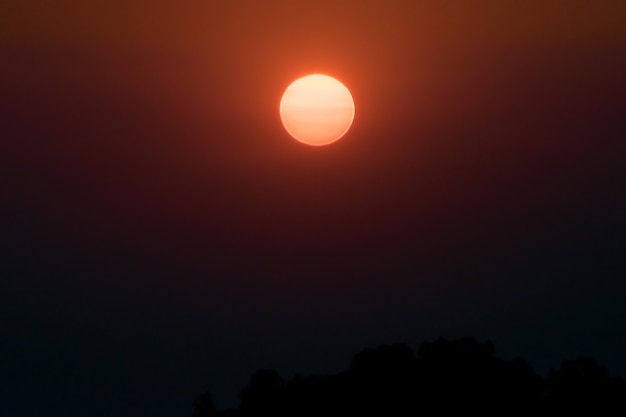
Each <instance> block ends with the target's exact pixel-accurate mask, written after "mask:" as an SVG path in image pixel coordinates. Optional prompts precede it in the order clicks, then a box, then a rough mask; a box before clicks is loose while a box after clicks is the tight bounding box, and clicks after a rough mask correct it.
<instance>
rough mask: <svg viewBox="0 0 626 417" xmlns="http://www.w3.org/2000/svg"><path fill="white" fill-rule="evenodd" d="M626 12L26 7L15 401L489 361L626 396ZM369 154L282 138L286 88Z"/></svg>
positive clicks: (444, 6)
mask: <svg viewBox="0 0 626 417" xmlns="http://www.w3.org/2000/svg"><path fill="white" fill-rule="evenodd" d="M625 18H626V4H625V3H624V2H623V1H617V0H616V1H594V2H591V1H582V0H570V1H554V0H542V1H538V0H527V1H521V0H520V1H516V0H501V1H471V2H470V1H454V0H446V1H441V0H439V1H434V0H433V1H427V0H423V1H401V0H396V1H364V0H361V1H353V0H350V1H341V2H338V1H315V2H288V1H284V2H282V1H278V0H272V1H264V2H259V1H236V0H235V1H228V2H227V1H223V2H222V1H212V2H205V1H179V2H165V1H157V0H152V1H149V2H148V1H136V2H132V4H129V3H128V2H122V1H113V0H108V1H103V0H102V1H101V0H97V1H91V2H83V3H80V4H77V3H76V2H71V1H68V0H60V1H56V2H44V1H33V0H28V1H26V0H21V1H17V0H16V1H9V2H8V4H3V6H1V7H0V115H1V118H0V121H1V123H0V139H1V140H0V214H1V216H0V231H1V233H0V246H1V249H2V250H1V252H0V253H1V255H0V260H1V262H0V265H1V274H0V330H1V332H0V386H1V387H2V389H1V390H0V404H2V406H1V407H2V412H1V414H2V415H7V416H25V415H28V416H30V417H36V416H65V417H74V416H86V415H89V416H93V417H100V416H103V417H104V416H119V417H133V416H142V415H152V416H155V417H159V416H172V415H190V414H191V411H192V403H193V399H194V398H195V397H196V396H198V395H199V394H201V393H203V392H205V391H207V390H210V391H211V393H212V394H213V397H214V399H215V402H216V404H217V406H218V407H220V408H224V407H232V406H235V405H237V394H238V390H239V389H240V388H242V387H243V386H244V385H245V384H246V383H247V382H248V381H249V376H250V374H251V373H252V372H254V371H256V370H257V369H260V368H269V369H275V370H277V371H279V372H280V373H281V375H283V376H285V377H291V376H293V374H294V373H295V372H300V373H302V374H305V375H306V374H311V373H327V372H338V371H340V370H343V369H346V368H347V366H348V364H349V361H350V359H351V358H352V357H353V355H354V354H356V353H357V352H359V351H360V350H362V349H363V348H366V347H376V346H378V345H379V344H382V343H396V342H404V343H409V344H410V345H412V346H413V347H414V348H417V347H418V346H419V344H420V343H421V342H422V341H424V340H429V341H432V340H434V339H436V338H438V337H447V338H460V337H465V336H475V337H477V338H478V339H479V340H491V341H493V342H494V344H495V347H496V354H497V355H498V356H500V357H504V358H513V357H516V356H522V357H524V358H526V359H527V360H528V361H529V362H530V363H531V364H532V365H533V366H534V368H535V370H537V371H538V372H540V373H545V372H547V370H548V369H549V368H550V367H556V366H558V365H559V363H560V361H561V360H562V359H574V358H576V357H578V356H581V355H591V356H594V357H595V358H596V359H597V360H598V362H600V363H601V364H604V365H606V366H607V367H608V368H609V370H610V371H611V373H613V374H616V375H621V376H626V361H625V359H624V356H623V352H624V351H626V334H625V333H624V332H623V326H624V318H625V317H626V303H625V302H624V300H625V299H626V256H625V255H624V254H625V253H626V222H625V221H624V213H626V192H625V190H626V168H625V166H624V161H625V160H626V145H625V144H624V138H626V119H624V109H626V80H625V78H624V74H626V25H624V24H623V22H624V19H625ZM309 73H324V74H328V75H331V76H334V77H336V78H337V79H339V80H340V81H342V82H343V83H344V84H345V85H346V86H347V87H348V88H349V89H350V91H351V92H352V95H353V98H354V101H355V106H356V112H355V119H354V124H353V126H352V128H351V129H350V131H349V132H348V133H347V134H346V136H344V137H343V138H342V139H340V140H339V141H337V142H336V143H334V144H332V145H329V146H326V147H309V146H306V145H303V144H301V143H299V142H297V141H295V140H293V139H292V138H291V137H290V136H289V135H288V134H287V133H286V132H285V130H284V129H283V127H282V125H281V121H280V117H279V112H278V106H279V101H280V97H281V95H282V92H283V91H284V89H285V88H286V87H287V86H288V85H289V83H290V82H291V81H293V80H294V79H296V78H298V77H300V76H303V75H306V74H309Z"/></svg>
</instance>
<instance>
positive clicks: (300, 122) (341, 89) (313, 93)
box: [280, 74, 354, 146]
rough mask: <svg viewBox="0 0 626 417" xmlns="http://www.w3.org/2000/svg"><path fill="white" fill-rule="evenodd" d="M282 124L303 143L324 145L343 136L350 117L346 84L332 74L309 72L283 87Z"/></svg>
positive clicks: (351, 110) (349, 101)
mask: <svg viewBox="0 0 626 417" xmlns="http://www.w3.org/2000/svg"><path fill="white" fill-rule="evenodd" d="M280 118H281V120H282V122H283V126H284V127H285V129H286V130H287V132H289V134H290V135H291V136H293V137H294V138H295V139H297V140H298V141H300V142H302V143H305V144H307V145H313V146H321V145H328V144H330V143H333V142H335V141H336V140H338V139H340V138H341V137H343V135H345V134H346V132H348V130H349V129H350V126H351V125H352V121H353V120H354V101H353V100H352V95H351V94H350V91H349V90H348V88H347V87H346V86H345V85H343V84H342V83H341V82H339V81H338V80H336V79H335V78H333V77H330V76H328V75H323V74H311V75H307V76H305V77H302V78H298V79H297V80H295V81H294V82H293V83H291V84H290V85H289V87H287V89H286V90H285V92H284V93H283V97H282V99H281V101H280Z"/></svg>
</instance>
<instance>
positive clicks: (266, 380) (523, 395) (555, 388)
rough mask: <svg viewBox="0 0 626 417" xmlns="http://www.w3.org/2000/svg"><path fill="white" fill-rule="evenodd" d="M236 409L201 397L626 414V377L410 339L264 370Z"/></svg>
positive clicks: (331, 405) (320, 407)
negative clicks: (305, 371)
mask: <svg viewBox="0 0 626 417" xmlns="http://www.w3.org/2000/svg"><path fill="white" fill-rule="evenodd" d="M240 399H241V402H240V405H239V409H237V410H222V411H220V410H216V408H215V406H214V404H213V401H212V399H211V395H210V393H205V394H203V395H201V396H200V397H199V398H197V399H196V401H195V403H194V414H193V417H207V416H227V415H228V416H321V415H344V416H358V415H379V416H417V415H419V414H420V413H422V414H423V413H429V414H430V413H437V414H441V413H446V412H453V411H455V412H458V411H463V412H478V413H489V414H494V415H495V414H496V413H497V414H499V415H502V414H510V413H517V412H557V413H563V412H576V414H578V413H579V412H581V411H587V412H594V414H597V413H600V414H609V413H610V414H611V415H626V382H624V380H623V379H622V378H619V377H614V376H610V375H609V372H608V370H607V369H606V368H605V367H603V366H601V365H599V364H598V363H597V362H596V361H595V360H594V359H592V358H587V357H584V358H579V359H576V360H571V361H563V362H562V364H561V366H560V368H559V369H552V370H550V372H549V374H548V376H547V377H546V378H544V377H541V376H539V375H537V374H536V373H535V372H534V370H533V369H532V367H531V366H530V365H529V364H528V363H527V362H526V361H525V360H524V359H521V358H517V359H513V360H503V359H499V358H496V357H494V346H493V344H492V343H491V342H485V343H479V342H478V341H476V339H473V338H467V339H461V340H454V341H450V340H446V339H439V340H437V341H435V342H424V343H423V344H422V345H421V346H420V348H419V350H418V351H417V355H416V354H415V352H414V351H413V350H412V349H411V348H410V347H409V346H408V345H405V344H395V345H383V346H380V347H378V348H376V349H365V350H364V351H362V352H360V353H359V354H357V355H356V356H355V357H354V359H353V360H352V362H351V364H350V367H349V368H348V370H347V371H344V372H340V373H338V374H336V375H312V376H309V377H306V378H305V377H302V376H300V375H296V376H295V377H294V378H292V379H290V380H286V379H283V378H281V376H280V375H279V374H278V373H277V372H275V371H270V370H259V371H257V372H256V373H254V374H253V375H252V377H251V380H250V383H249V384H248V385H247V386H246V387H244V388H243V389H242V390H241V394H240Z"/></svg>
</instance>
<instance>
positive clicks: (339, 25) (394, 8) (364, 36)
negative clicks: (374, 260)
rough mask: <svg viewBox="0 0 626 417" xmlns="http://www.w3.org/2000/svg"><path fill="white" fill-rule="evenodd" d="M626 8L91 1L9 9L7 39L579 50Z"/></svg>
mask: <svg viewBox="0 0 626 417" xmlns="http://www.w3.org/2000/svg"><path fill="white" fill-rule="evenodd" d="M625 15H626V3H624V2H623V1H620V0H599V1H588V0H569V1H558V0H527V1H521V0H503V1H471V2H469V1H458V0H457V1H432V0H431V1H421V2H416V1H407V0H395V1H384V2H383V1H372V0H348V1H341V2H336V1H328V0H324V1H315V2H309V3H308V4H305V3H304V2H290V1H278V0H270V1H263V2H260V1H256V0H252V1H250V0H239V1H237V0H235V1H228V2H226V1H224V2H216V1H211V2H206V1H183V2H171V1H163V0H153V1H143V2H140V1H137V2H126V1H121V0H106V1H105V0H96V1H90V2H75V1H67V0H65V1H56V2H48V1H42V0H38V1H36V0H19V1H15V0H14V1H9V4H8V5H7V4H6V2H4V5H3V7H2V9H1V10H0V39H1V40H2V41H4V42H7V41H9V42H10V41H43V42H71V43H82V42H104V43H110V42H113V43H135V42H137V43H142V42H157V43H168V42H174V43H176V42H192V43H198V42H200V43H204V42H207V43H222V42H226V43H228V44H230V45H233V46H234V45H236V44H240V45H244V44H245V43H246V42H250V41H255V42H258V41H259V40H265V41H268V42H288V41H290V40H291V39H293V37H294V35H295V37H296V38H299V39H300V40H303V41H306V40H307V38H308V40H313V39H316V38H319V37H325V36H331V35H332V36H336V37H337V39H335V41H338V42H342V41H345V40H346V39H348V40H349V41H351V42H357V43H358V42H361V41H365V42H367V43H368V44H370V45H371V43H372V42H374V43H375V42H376V41H377V39H380V38H384V39H385V40H386V41H389V39H396V40H398V42H400V43H403V42H406V41H407V40H409V39H410V42H414V41H415V40H416V38H417V39H420V40H422V41H423V42H433V41H435V42H436V41H461V42H468V41H487V42H501V41H506V42H522V43H523V42H531V43H532V42H542V43H544V42H563V41H565V42H570V41H577V42H580V41H585V42H587V41H611V40H616V39H623V36H624V35H625V34H626V25H624V24H623V22H624V20H623V18H624V16H625Z"/></svg>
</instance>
